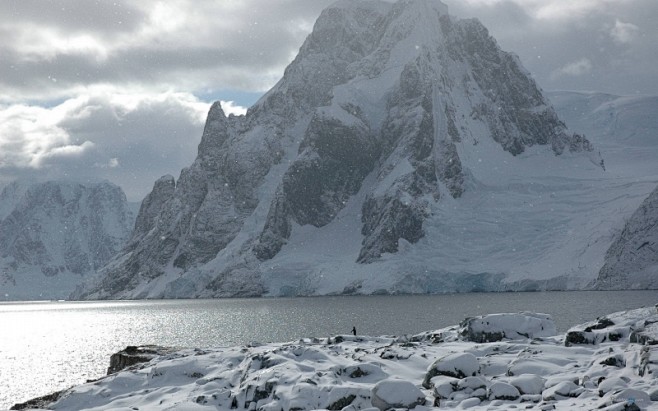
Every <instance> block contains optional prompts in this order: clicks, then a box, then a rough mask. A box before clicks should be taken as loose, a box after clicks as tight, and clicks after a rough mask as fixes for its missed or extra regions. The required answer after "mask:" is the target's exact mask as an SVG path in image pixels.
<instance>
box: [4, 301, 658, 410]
mask: <svg viewBox="0 0 658 411" xmlns="http://www.w3.org/2000/svg"><path fill="white" fill-rule="evenodd" d="M657 308H658V306H657V307H649V308H641V309H637V310H632V311H627V312H619V313H614V314H610V315H608V316H606V317H601V318H598V319H597V320H595V321H593V322H590V323H586V324H582V325H579V326H576V327H573V328H572V329H570V330H569V331H568V332H567V333H566V334H563V335H556V334H557V333H556V329H555V325H554V323H553V320H552V319H551V317H550V316H548V315H546V314H533V313H519V314H493V315H488V316H484V317H478V318H470V319H466V320H464V321H463V322H462V323H461V324H460V325H459V326H453V327H448V328H444V329H441V330H437V331H434V332H426V333H422V334H418V335H414V336H402V337H394V336H383V337H366V336H352V335H349V336H336V337H329V338H308V339H302V340H299V341H295V342H289V343H276V344H258V343H252V344H250V345H248V346H242V347H225V348H212V349H185V350H180V351H171V350H169V351H167V350H163V351H158V349H157V348H154V347H129V348H128V349H127V350H125V351H123V352H121V353H118V354H115V355H114V356H113V360H112V364H111V367H110V370H109V372H110V374H109V375H108V376H107V377H104V378H102V379H100V380H98V381H95V382H90V383H87V384H84V385H81V386H77V387H74V388H71V389H69V390H67V391H63V392H61V393H57V394H53V395H51V396H49V397H47V398H44V399H42V400H41V401H40V402H31V403H27V404H23V405H17V406H15V409H30V407H31V406H32V407H35V406H39V407H42V408H45V409H52V410H82V409H84V410H231V409H237V410H277V411H278V410H316V409H326V410H344V411H351V410H371V411H376V410H388V409H414V410H418V411H420V410H428V409H437V408H438V409H471V410H493V409H496V410H507V409H534V410H574V409H583V410H593V409H603V410H658V310H657ZM140 361H144V362H140ZM121 367H126V368H125V369H122V370H120V368H121Z"/></svg>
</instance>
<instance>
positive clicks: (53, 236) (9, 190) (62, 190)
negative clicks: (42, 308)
mask: <svg viewBox="0 0 658 411" xmlns="http://www.w3.org/2000/svg"><path fill="white" fill-rule="evenodd" d="M0 209H2V210H4V212H3V214H2V215H0V290H1V294H2V296H0V298H5V299H12V300H16V299H21V300H25V299H62V298H66V297H67V296H68V295H69V294H70V293H71V291H73V289H74V288H75V286H77V285H78V284H79V283H81V282H82V280H83V278H84V277H86V276H88V275H91V274H93V273H94V272H95V271H96V270H97V269H99V268H100V267H102V266H103V265H105V264H106V263H107V262H108V261H109V260H110V258H111V257H113V256H114V255H115V254H116V252H117V251H118V250H120V249H121V247H122V246H123V244H124V242H125V240H126V239H127V237H128V235H129V233H130V230H131V229H132V222H133V217H132V215H131V213H130V211H129V210H128V206H127V203H126V198H125V195H124V193H123V191H121V189H120V188H119V187H117V186H115V185H112V184H110V183H98V184H89V185H82V184H78V183H72V182H46V183H30V184H24V183H21V182H14V183H12V184H10V185H8V186H7V187H5V189H4V190H3V191H2V194H0Z"/></svg>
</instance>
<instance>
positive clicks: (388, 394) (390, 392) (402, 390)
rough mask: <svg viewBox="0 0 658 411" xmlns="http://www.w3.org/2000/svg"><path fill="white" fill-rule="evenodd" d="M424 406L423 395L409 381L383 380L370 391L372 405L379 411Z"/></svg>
mask: <svg viewBox="0 0 658 411" xmlns="http://www.w3.org/2000/svg"><path fill="white" fill-rule="evenodd" d="M423 404H425V394H423V392H422V391H421V390H420V389H418V387H416V386H415V385H413V384H412V383H410V382H409V381H402V380H383V381H380V382H378V383H377V384H376V385H375V386H374V387H373V389H372V405H373V406H375V407H377V408H379V409H380V410H381V411H385V410H389V409H391V408H407V409H411V408H414V407H416V406H417V405H423Z"/></svg>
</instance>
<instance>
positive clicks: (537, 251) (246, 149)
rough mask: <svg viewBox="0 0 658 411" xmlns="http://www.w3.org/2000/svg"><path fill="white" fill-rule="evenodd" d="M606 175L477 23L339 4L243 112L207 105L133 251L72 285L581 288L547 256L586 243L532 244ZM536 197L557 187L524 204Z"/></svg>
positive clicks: (237, 292)
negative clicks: (195, 146) (193, 149)
mask: <svg viewBox="0 0 658 411" xmlns="http://www.w3.org/2000/svg"><path fill="white" fill-rule="evenodd" d="M574 173H576V174H577V177H576V178H574V177H573V175H574ZM603 173H604V172H603V170H602V160H601V158H600V157H599V156H598V154H597V153H595V152H594V151H593V146H592V144H591V143H590V142H589V141H588V140H587V139H586V138H585V137H583V136H582V135H579V134H573V133H570V132H568V130H567V129H566V126H565V125H564V123H562V121H560V119H559V118H558V116H557V114H556V112H555V110H554V109H553V107H552V106H551V104H550V103H549V102H548V100H547V99H546V97H545V96H544V95H543V94H542V92H541V91H540V90H539V88H538V87H537V85H536V84H535V83H534V81H533V80H532V78H531V77H530V76H529V75H528V73H526V72H525V70H524V69H523V68H522V67H521V65H520V63H519V61H518V59H517V58H516V57H515V56H514V55H512V54H509V53H506V52H503V51H501V50H500V49H499V48H498V46H497V44H496V42H495V40H494V39H493V38H491V37H490V36H489V34H488V32H487V30H486V29H485V28H484V27H483V26H482V25H481V24H480V23H479V22H478V21H476V20H458V19H455V18H454V17H451V16H449V15H448V14H447V7H446V6H445V5H443V4H442V3H440V2H439V1H435V0H411V1H408V0H405V1H399V2H397V3H394V4H390V3H385V2H377V1H358V2H353V1H339V2H338V3H336V4H334V5H333V6H331V7H329V8H328V9H327V10H325V11H324V12H323V13H322V14H321V16H320V17H319V19H318V21H317V22H316V24H315V27H314V29H313V32H312V33H311V35H310V36H309V37H308V39H307V40H306V42H305V43H304V45H303V46H302V47H301V49H300V52H299V54H298V56H297V57H296V58H295V60H294V61H293V62H292V63H291V64H290V66H288V68H287V69H286V71H285V73H284V76H283V78H282V79H281V80H280V81H279V83H278V84H277V85H276V86H275V87H274V88H273V89H272V90H270V91H269V92H268V93H267V94H266V95H265V96H264V97H263V98H262V99H261V100H260V101H259V102H258V103H256V105H254V106H253V107H252V108H250V109H249V111H248V113H247V115H246V116H244V117H235V116H229V117H226V116H224V114H223V112H222V109H221V107H220V105H219V104H215V105H213V107H212V108H211V110H210V112H209V114H208V120H207V123H206V128H205V130H204V133H203V136H202V139H201V143H200V145H199V153H198V156H197V159H196V161H195V162H194V163H193V164H192V165H191V166H190V167H189V168H187V169H185V170H183V172H182V173H181V176H180V178H179V179H178V181H177V182H175V181H174V180H173V178H171V177H167V178H165V179H163V180H159V181H158V182H157V183H156V185H155V187H154V190H153V192H152V193H151V194H150V195H149V198H148V202H145V203H148V204H147V206H145V205H143V206H142V211H141V212H140V216H139V217H138V224H137V226H138V227H137V229H136V231H135V233H134V234H133V240H132V241H131V242H130V244H129V246H128V247H127V248H126V249H124V250H123V251H122V253H120V255H119V256H117V257H116V258H115V259H114V260H113V261H112V262H111V263H110V264H109V265H108V266H107V267H105V268H104V269H103V271H102V273H101V279H99V280H98V281H94V282H91V283H89V284H87V285H86V286H85V288H83V289H80V290H78V292H76V293H75V295H74V296H75V297H77V298H135V297H188V296H203V297H216V296H254V295H307V294H325V293H336V292H366V293H371V292H442V291H456V290H477V289H482V290H498V289H506V288H526V287H530V288H532V287H539V288H541V287H548V286H550V284H552V283H551V281H553V280H554V279H556V283H555V284H556V285H555V286H556V287H567V286H582V285H583V284H584V283H586V282H588V281H590V280H591V279H592V272H591V270H592V269H591V267H590V269H589V271H587V272H586V273H581V272H578V273H575V274H574V273H573V272H571V271H570V268H571V267H568V266H565V267H562V266H561V267H559V268H557V269H554V270H553V269H551V270H546V269H543V268H542V267H541V266H542V264H543V263H544V261H543V259H544V258H549V257H551V256H552V257H555V256H556V255H559V256H562V255H563V254H564V253H565V252H566V253H571V252H573V253H578V252H580V251H581V250H575V249H574V248H575V247H576V245H575V244H573V243H571V242H569V243H567V244H565V243H564V242H563V241H562V238H561V234H559V233H552V234H550V235H547V237H548V238H542V239H541V241H536V240H535V239H534V238H533V237H534V236H536V232H537V231H541V230H546V229H550V227H551V226H552V225H553V224H554V223H553V220H554V218H555V217H554V216H553V215H551V214H550V213H551V212H553V211H554V210H555V208H556V207H559V204H561V203H560V202H561V201H563V200H564V197H561V196H560V195H561V194H565V195H572V194H573V192H575V191H576V190H579V189H581V188H586V187H587V186H588V183H587V181H586V180H588V179H597V178H601V175H602V174H603ZM553 191H559V192H560V195H553V194H554V193H553V194H550V193H551V192H553ZM537 193H541V194H542V195H543V194H545V195H547V196H550V195H553V197H551V198H550V199H549V200H548V201H545V202H543V203H542V204H538V206H540V207H538V208H536V209H529V208H528V207H529V206H528V204H530V203H532V202H534V201H535V197H534V196H535V194H537ZM497 207H500V208H499V209H498V208H497ZM551 210H553V211H551ZM578 212H584V211H583V210H579V211H578ZM570 213H571V212H570V211H564V210H561V214H560V216H559V217H561V218H563V221H562V222H561V224H565V225H568V224H569V219H570V218H571V217H570V215H571V214H570ZM474 217H475V219H474ZM478 219H479V220H480V221H479V222H477V220H478ZM519 222H520V223H521V225H520V226H519ZM475 224H478V225H479V226H483V227H484V234H480V233H478V230H480V229H482V228H483V227H476V226H475ZM476 228H477V229H478V230H476ZM488 229H490V231H487V230H488ZM480 232H482V231H480ZM515 236H516V239H518V242H519V244H518V246H516V244H515V242H516V239H515V238H514V237H515ZM528 240H531V242H530V243H529V242H528ZM538 242H540V243H541V244H536V243H538ZM517 249H518V250H517ZM522 261H525V262H524V263H523V266H522V267H520V268H519V267H518V265H517V262H522ZM527 270H530V272H528V271H527ZM527 278H531V279H532V284H526V283H523V280H524V279H527Z"/></svg>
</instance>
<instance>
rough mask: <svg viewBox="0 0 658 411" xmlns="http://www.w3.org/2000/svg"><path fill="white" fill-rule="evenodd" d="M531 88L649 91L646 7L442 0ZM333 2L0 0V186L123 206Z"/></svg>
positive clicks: (656, 38)
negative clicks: (111, 199) (508, 58)
mask: <svg viewBox="0 0 658 411" xmlns="http://www.w3.org/2000/svg"><path fill="white" fill-rule="evenodd" d="M443 1H444V2H445V3H446V4H448V6H449V8H450V11H451V13H452V14H453V15H456V16H457V17H462V18H470V17H477V18H478V19H480V20H481V21H482V22H483V23H484V24H485V26H487V28H488V29H489V31H490V33H491V34H492V35H493V36H494V37H495V38H496V40H497V41H498V43H499V44H500V45H501V47H502V48H503V49H504V50H507V51H512V52H514V53H516V54H517V55H519V57H520V59H521V61H522V62H523V64H524V65H525V67H526V68H527V69H528V71H530V72H531V73H532V75H533V77H534V78H535V80H536V81H537V82H538V84H539V85H540V86H541V87H542V88H544V89H548V90H551V89H567V90H597V91H603V92H608V93H615V94H622V95H628V94H634V93H646V94H658V81H656V80H657V79H656V70H655V67H657V66H658V54H657V53H656V52H655V50H656V46H655V45H656V44H658V25H656V24H655V21H654V20H655V16H657V15H658V1H655V0H579V1H573V0H443ZM333 2H334V0H313V1H308V0H272V1H259V0H241V1H202V2H198V1H193V0H169V1H159V0H143V1H139V2H135V1H128V0H113V1H111V2H109V1H91V0H58V1H43V0H6V1H0V56H2V58H0V90H2V93H0V181H7V180H10V179H11V178H14V177H18V176H23V175H26V174H34V175H37V176H44V175H46V174H47V175H48V176H51V177H52V178H55V177H58V176H89V178H107V179H110V180H112V181H114V182H116V183H118V184H120V185H121V186H122V187H123V188H124V189H125V190H126V191H127V192H128V194H129V196H130V197H131V198H133V199H138V198H141V197H142V196H143V195H144V194H146V193H147V192H148V191H149V190H150V188H151V187H152V184H153V181H154V180H155V179H157V178H158V177H159V176H161V175H162V174H166V173H169V174H174V175H175V174H177V173H178V172H179V170H180V169H181V168H182V167H184V166H188V165H189V164H191V162H192V161H193V159H194V157H195V154H196V145H197V141H199V140H200V136H201V132H202V129H203V122H204V120H205V115H206V111H207V109H208V107H209V104H210V103H211V102H212V101H214V100H224V101H225V102H224V105H223V106H224V110H225V112H226V113H227V114H229V113H237V114H239V113H242V112H244V108H243V107H241V106H246V105H250V104H252V103H253V102H255V100H256V99H257V98H258V97H259V96H260V95H261V93H263V92H264V91H266V90H267V89H269V88H270V87H271V86H272V85H274V84H275V83H276V81H278V80H279V78H280V77H281V76H282V74H283V71H284V68H285V66H286V65H287V64H289V62H290V61H291V60H292V59H293V58H294V56H295V54H296V53H297V51H298V50H299V47H300V46H301V44H302V42H303V41H304V38H305V37H306V35H307V34H308V33H309V32H310V31H311V29H312V27H313V23H314V21H315V19H316V18H317V17H318V15H319V14H320V12H321V10H322V9H324V8H325V7H326V6H328V5H329V4H331V3H333Z"/></svg>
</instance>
